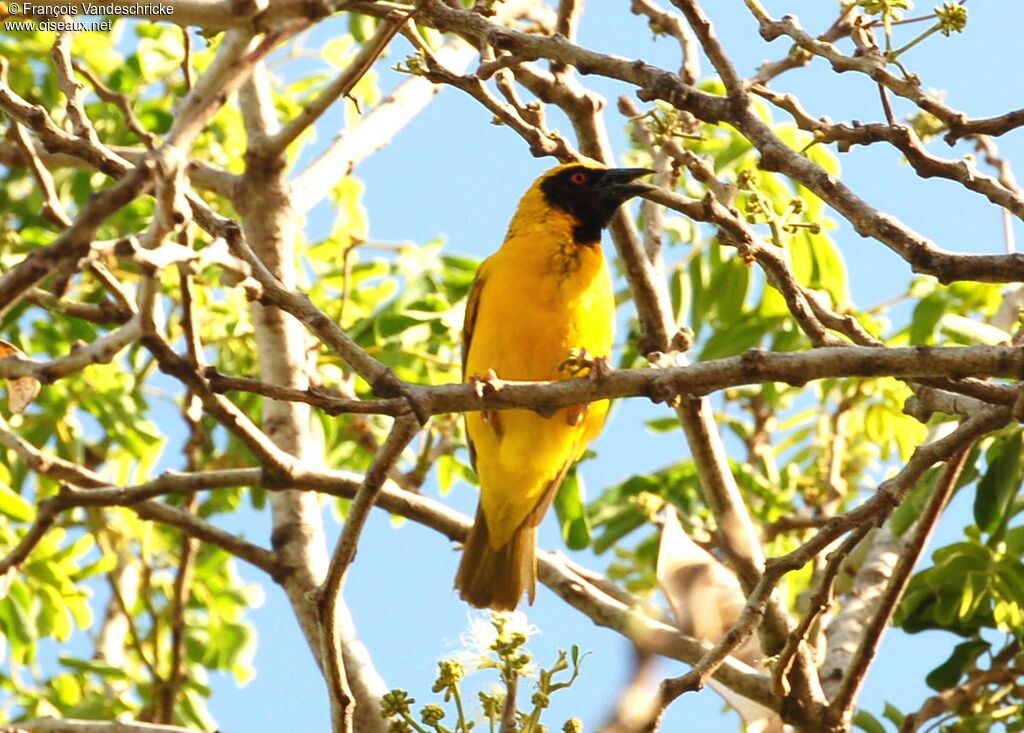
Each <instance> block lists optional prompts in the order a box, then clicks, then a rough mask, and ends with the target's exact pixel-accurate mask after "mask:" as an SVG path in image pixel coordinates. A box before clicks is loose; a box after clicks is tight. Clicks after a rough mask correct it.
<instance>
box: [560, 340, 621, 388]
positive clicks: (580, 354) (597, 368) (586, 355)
mask: <svg viewBox="0 0 1024 733" xmlns="http://www.w3.org/2000/svg"><path fill="white" fill-rule="evenodd" d="M611 369H612V367H611V363H610V362H609V361H608V357H607V356H593V355H591V353H590V352H589V351H587V348H586V347H585V346H582V347H580V348H578V349H569V356H568V357H566V359H565V360H564V361H562V363H561V364H559V365H558V371H560V372H566V373H567V374H568V375H569V376H570V377H579V376H584V375H583V372H586V375H585V376H588V377H590V378H591V379H595V380H599V379H601V378H602V377H604V376H606V375H607V374H608V373H609V372H611Z"/></svg>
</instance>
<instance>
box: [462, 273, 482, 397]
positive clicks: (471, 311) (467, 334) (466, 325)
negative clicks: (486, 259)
mask: <svg viewBox="0 0 1024 733" xmlns="http://www.w3.org/2000/svg"><path fill="white" fill-rule="evenodd" d="M483 269H484V268H483V265H480V269H479V270H478V271H477V273H476V278H475V279H474V280H473V284H472V286H470V288H469V296H468V300H467V301H466V318H465V320H464V321H463V322H462V381H463V382H465V381H466V362H467V361H468V360H469V345H470V343H471V342H472V340H473V328H474V327H475V326H476V314H477V311H478V310H480V293H482V292H483V289H484V277H483Z"/></svg>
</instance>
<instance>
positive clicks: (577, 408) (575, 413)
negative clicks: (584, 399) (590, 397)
mask: <svg viewBox="0 0 1024 733" xmlns="http://www.w3.org/2000/svg"><path fill="white" fill-rule="evenodd" d="M587 407H589V405H569V406H568V407H566V408H565V422H566V424H568V425H569V426H571V427H576V426H577V425H579V424H580V423H581V422H583V418H584V417H586V414H587Z"/></svg>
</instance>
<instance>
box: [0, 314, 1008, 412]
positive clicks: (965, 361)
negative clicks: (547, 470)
mask: <svg viewBox="0 0 1024 733" xmlns="http://www.w3.org/2000/svg"><path fill="white" fill-rule="evenodd" d="M292 298H296V299H300V300H299V301H298V302H300V303H301V302H302V301H301V296H298V295H295V294H289V297H287V298H284V299H282V300H281V301H279V302H280V303H281V304H282V306H283V307H284V310H287V311H289V312H291V308H292V304H293V301H292ZM34 365H35V362H32V361H30V360H26V359H18V358H15V357H8V358H7V359H4V360H0V377H21V376H28V375H35V376H38V375H39V370H38V367H36V366H34ZM178 368H179V367H178V366H175V367H173V369H178ZM1022 371H1024V352H1022V351H1021V349H1020V348H1018V347H1009V346H948V347H942V346H915V347H870V346H832V347H822V348H819V349H814V350H812V351H797V352H778V353H777V352H766V351H758V350H751V351H747V352H745V353H744V354H741V355H739V356H730V357H725V358H722V359H713V360H710V361H703V362H698V363H695V364H688V365H686V366H675V367H666V368H663V369H656V370H655V369H616V370H612V371H611V372H609V373H608V374H606V375H604V376H602V378H601V379H600V380H594V379H587V378H581V379H567V380H563V381H558V382H512V381H505V380H500V381H499V383H500V389H498V390H496V391H494V392H487V393H486V394H485V395H483V396H482V397H481V396H479V395H478V394H476V392H475V391H474V390H473V387H472V385H467V384H446V385H437V386H423V385H413V384H405V383H402V389H403V390H405V392H406V393H407V394H406V397H405V398H387V399H381V400H347V399H342V398H336V397H329V396H326V395H324V394H322V393H321V392H318V391H317V390H315V389H314V390H300V389H294V388H291V389H289V388H283V387H277V386H274V385H268V384H265V383H258V382H255V381H254V380H250V379H246V378H239V377H224V376H222V375H220V374H216V375H214V376H212V378H211V388H212V389H214V390H219V389H236V388H237V389H244V390H246V391H252V392H255V393H257V394H264V395H267V396H272V397H274V398H275V399H281V400H294V401H299V402H306V403H308V404H313V405H317V406H320V407H322V408H324V409H325V410H327V411H329V412H331V413H332V414H333V413H334V412H338V413H342V412H349V411H351V412H353V413H359V414H381V415H390V416H393V417H395V416H400V415H403V414H408V413H409V412H410V411H415V412H416V413H417V414H419V415H421V416H429V415H436V414H441V413H449V412H474V411H478V410H485V409H486V410H490V409H499V410H500V409H516V408H519V409H531V410H536V411H540V412H545V411H547V410H550V409H557V408H559V407H566V406H568V405H574V404H583V403H587V402H593V401H595V400H599V399H606V398H621V397H638V396H645V397H649V398H650V399H652V400H654V401H656V402H667V401H671V400H673V399H674V398H675V397H677V396H679V395H687V396H691V397H692V396H695V395H706V394H710V393H712V392H715V391H718V390H721V389H726V388H728V387H737V386H741V385H750V384H763V383H768V382H780V383H785V384H791V385H803V384H806V383H807V382H811V381H814V380H818V379H828V378H834V377H849V378H869V377H894V378H896V379H904V380H918V381H929V380H941V381H940V382H937V385H938V386H940V387H941V388H942V389H944V390H949V389H953V390H962V391H963V392H964V393H965V394H969V395H973V397H974V398H975V403H976V402H977V401H978V400H982V401H986V402H989V401H990V402H991V403H994V404H997V405H1012V404H1013V401H1014V400H1015V399H1016V392H1015V391H1014V389H1013V388H1012V387H1009V386H1005V385H999V384H994V383H987V382H971V381H969V380H966V379H965V377H967V375H972V376H974V377H982V378H984V377H1002V378H1017V377H1019V375H1020V374H1021V373H1022ZM950 375H952V376H953V378H954V381H950V379H949V377H950ZM499 376H500V375H499ZM195 378H196V379H199V376H198V375H195ZM964 399H965V400H966V399H968V398H966V397H965V398H964ZM964 404H974V403H969V402H965V403H964ZM936 409H940V410H941V411H946V410H947V409H950V410H953V412H954V413H958V412H959V410H956V409H953V406H952V403H948V404H947V403H944V404H943V405H939V406H937V408H936ZM969 409H973V408H969Z"/></svg>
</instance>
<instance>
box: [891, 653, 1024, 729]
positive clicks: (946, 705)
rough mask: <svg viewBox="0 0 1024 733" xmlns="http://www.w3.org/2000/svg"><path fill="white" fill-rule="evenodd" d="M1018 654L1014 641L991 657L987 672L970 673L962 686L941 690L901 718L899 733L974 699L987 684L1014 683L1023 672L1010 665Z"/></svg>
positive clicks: (917, 727) (915, 727)
mask: <svg viewBox="0 0 1024 733" xmlns="http://www.w3.org/2000/svg"><path fill="white" fill-rule="evenodd" d="M1018 654H1020V643H1019V642H1016V641H1014V642H1012V643H1011V644H1010V645H1009V646H1007V647H1006V648H1005V649H1003V650H1002V651H1001V652H999V653H998V654H997V655H996V656H995V657H993V658H992V662H991V664H990V665H989V668H988V669H986V670H977V671H975V672H974V673H972V674H969V675H968V677H967V679H966V680H965V681H964V682H963V683H962V684H959V685H957V686H956V687H950V688H948V689H945V690H942V692H939V693H938V694H935V695H932V696H931V697H929V698H928V699H927V700H925V701H924V703H923V704H922V705H921V707H920V708H918V709H917V710H916V711H915V712H913V713H911V714H909V715H907V716H906V717H905V718H904V719H903V724H902V725H900V732H899V733H914V731H916V730H918V729H919V728H920V727H921V726H922V725H923V724H924V723H927V722H928V721H929V720H931V719H932V718H937V717H939V716H940V715H943V714H944V713H946V712H948V711H950V710H954V709H956V708H957V707H959V706H960V705H962V704H964V703H969V702H972V701H974V700H977V699H978V692H979V691H980V690H982V689H983V688H985V687H988V686H989V685H1008V684H1013V683H1015V682H1016V681H1017V680H1018V679H1019V677H1020V676H1021V674H1022V672H1024V670H1021V669H1020V668H1019V667H1016V666H1014V665H1011V664H1010V662H1011V661H1012V660H1013V658H1014V657H1016V656H1017V655H1018Z"/></svg>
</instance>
